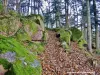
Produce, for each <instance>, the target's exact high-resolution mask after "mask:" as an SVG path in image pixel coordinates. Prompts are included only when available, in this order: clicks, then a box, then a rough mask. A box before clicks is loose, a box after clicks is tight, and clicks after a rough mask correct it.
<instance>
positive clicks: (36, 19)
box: [21, 14, 44, 31]
mask: <svg viewBox="0 0 100 75" xmlns="http://www.w3.org/2000/svg"><path fill="white" fill-rule="evenodd" d="M23 18H25V19H28V20H29V21H32V22H33V21H34V22H35V23H36V24H38V25H40V26H41V27H42V29H43V31H44V22H43V17H42V16H41V15H37V14H32V15H29V16H26V17H23ZM21 20H22V19H21Z"/></svg>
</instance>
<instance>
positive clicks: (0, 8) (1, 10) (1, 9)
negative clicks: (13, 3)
mask: <svg viewBox="0 0 100 75" xmlns="http://www.w3.org/2000/svg"><path fill="white" fill-rule="evenodd" d="M2 12H3V5H2V3H0V14H1V13H2Z"/></svg>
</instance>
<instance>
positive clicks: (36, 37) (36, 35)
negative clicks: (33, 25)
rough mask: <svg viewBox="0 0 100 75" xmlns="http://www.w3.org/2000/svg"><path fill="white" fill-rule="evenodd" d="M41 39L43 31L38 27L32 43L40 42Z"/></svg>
mask: <svg viewBox="0 0 100 75" xmlns="http://www.w3.org/2000/svg"><path fill="white" fill-rule="evenodd" d="M42 37H43V30H42V27H41V26H39V25H38V31H37V33H36V34H35V35H33V37H32V40H33V41H40V40H42Z"/></svg>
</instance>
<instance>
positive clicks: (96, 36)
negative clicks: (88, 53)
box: [93, 0, 99, 49]
mask: <svg viewBox="0 0 100 75" xmlns="http://www.w3.org/2000/svg"><path fill="white" fill-rule="evenodd" d="M93 8H94V21H95V44H96V49H99V28H98V18H97V11H96V0H93Z"/></svg>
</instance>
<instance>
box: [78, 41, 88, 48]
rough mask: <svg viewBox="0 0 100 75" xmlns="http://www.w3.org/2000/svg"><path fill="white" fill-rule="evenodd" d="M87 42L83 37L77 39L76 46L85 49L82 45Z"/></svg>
mask: <svg viewBox="0 0 100 75" xmlns="http://www.w3.org/2000/svg"><path fill="white" fill-rule="evenodd" d="M85 44H87V42H86V41H85V40H84V39H81V40H79V41H78V46H79V48H80V49H85V48H86V47H84V45H85Z"/></svg>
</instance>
